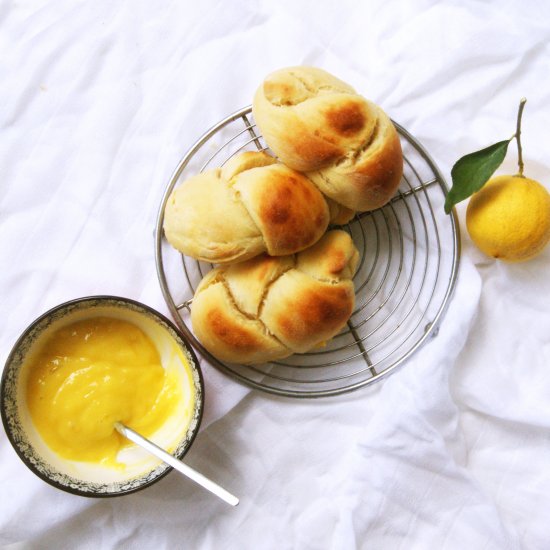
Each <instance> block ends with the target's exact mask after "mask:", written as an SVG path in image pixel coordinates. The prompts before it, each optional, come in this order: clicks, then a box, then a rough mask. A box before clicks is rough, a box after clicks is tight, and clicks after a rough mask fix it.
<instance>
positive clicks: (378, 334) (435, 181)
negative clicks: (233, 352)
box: [155, 107, 460, 397]
mask: <svg viewBox="0 0 550 550" xmlns="http://www.w3.org/2000/svg"><path fill="white" fill-rule="evenodd" d="M394 124H395V126H396V128H397V130H398V132H399V135H400V138H401V144H402V147H403V154H404V171H403V178H402V181H401V184H400V187H399V190H398V192H397V193H396V195H395V196H394V197H393V199H392V200H391V201H390V202H389V203H388V204H387V205H385V206H384V207H382V208H380V209H378V210H374V211H371V212H366V213H362V214H358V215H356V216H355V218H354V219H353V220H351V221H350V222H349V223H348V224H346V225H345V226H343V227H342V228H343V229H344V230H346V231H348V233H349V234H350V235H351V237H352V238H353V240H354V242H355V245H356V246H357V248H358V250H359V252H360V255H361V259H360V262H359V267H358V269H357V273H356V275H355V277H354V285H355V292H356V304H355V310H354V312H353V314H352V316H351V318H350V320H349V322H348V324H347V327H346V329H344V330H343V331H342V332H341V333H340V334H338V335H337V336H335V337H334V338H333V339H332V340H331V341H330V342H328V343H327V344H326V346H324V347H320V348H317V349H315V350H313V351H310V352H309V353H305V354H295V355H292V356H291V357H289V358H288V359H285V360H284V361H277V362H271V363H266V364H263V365H254V366H251V365H242V364H229V363H224V362H221V361H219V360H218V359H216V358H215V357H214V356H212V355H211V354H210V353H209V352H208V351H207V350H206V349H205V348H204V347H203V346H202V345H201V344H200V342H199V341H198V340H197V339H196V338H195V336H194V335H193V333H192V331H191V328H190V319H189V313H190V310H191V304H192V300H193V295H194V292H195V289H196V288H197V286H198V284H199V282H200V280H201V279H202V277H203V276H204V275H205V274H206V273H207V272H208V271H209V270H210V269H211V268H212V265H211V264H207V263H203V262H198V261H196V260H194V259H192V258H189V257H187V256H184V255H182V254H180V253H179V252H178V251H176V250H175V249H173V248H172V247H171V246H170V245H169V244H168V243H167V242H166V240H165V238H164V236H163V229H162V227H163V222H164V208H165V205H166V202H167V200H168V197H169V195H170V193H171V192H172V190H173V189H174V187H175V186H176V185H178V184H180V183H181V182H183V181H184V179H185V178H186V177H189V176H191V175H193V174H196V173H198V172H202V171H203V170H206V169H209V168H214V167H219V166H223V164H224V163H225V162H227V161H228V160H229V159H230V158H231V157H232V156H233V155H235V154H237V153H239V152H242V151H246V150H262V151H264V150H267V146H266V144H265V143H264V141H263V138H262V136H261V134H260V133H259V131H258V130H257V129H256V125H255V124H254V121H253V119H252V114H251V108H250V107H245V108H243V109H241V110H240V111H237V112H236V113H234V114H232V115H230V116H228V117H227V118H226V119H224V120H222V121H221V122H219V123H218V124H216V125H215V126H214V127H212V128H211V129H210V130H208V131H207V132H206V133H205V134H204V135H203V136H202V137H201V138H200V139H199V140H198V141H197V142H196V143H195V145H193V147H191V149H190V150H189V151H188V152H187V154H186V155H185V156H184V157H183V159H182V160H181V161H180V163H179V164H178V166H177V167H176V169H175V171H174V173H173V174H172V176H171V178H170V181H169V183H168V186H167V188H166V190H165V193H164V196H163V199H162V202H161V205H160V209H159V213H158V218H157V225H156V231H155V246H156V248H155V252H156V262H157V273H158V277H159V281H160V285H161V288H162V292H163V295H164V298H165V300H166V303H167V305H168V307H169V309H170V312H171V313H172V316H173V317H174V319H175V320H176V323H177V324H178V325H179V327H180V328H181V330H182V331H183V332H184V334H185V335H186V336H187V337H188V338H189V339H190V340H191V342H192V343H193V345H194V346H195V347H196V348H197V349H198V350H199V351H200V352H201V353H202V354H203V355H204V356H205V357H206V358H207V359H208V360H209V361H210V363H211V364H212V365H214V366H215V367H216V368H218V369H219V370H221V371H222V372H224V373H226V374H228V375H230V376H231V377H232V378H234V379H236V380H238V381H240V382H242V383H244V384H246V385H249V386H251V387H253V388H256V389H260V390H263V391H266V392H269V393H273V394H278V395H285V396H290V397H321V396H328V395H336V394H340V393H344V392H348V391H352V390H355V389H358V388H361V387H363V386H366V385H368V384H372V383H373V382H375V381H377V380H380V379H381V378H382V377H383V376H385V375H387V374H388V373H390V372H392V371H393V370H395V369H396V368H397V367H398V366H400V365H402V364H403V363H404V362H405V361H406V360H407V359H409V358H410V357H411V355H412V354H413V353H414V352H415V351H416V350H417V349H418V348H419V347H420V346H421V345H422V344H423V343H425V342H426V341H427V339H428V338H429V337H434V336H436V335H437V333H438V330H439V324H440V323H441V321H442V319H443V316H444V313H445V310H446V308H447V306H448V303H449V299H450V297H451V294H452V291H453V289H454V286H455V283H456V277H457V271H458V263H459V257H460V236H459V231H458V221H457V218H456V215H455V213H454V212H453V214H452V215H451V216H447V215H446V214H445V213H444V209H443V203H444V200H445V196H446V193H447V187H446V184H445V181H444V178H443V177H442V175H441V173H440V172H439V170H438V168H437V167H436V165H435V164H434V162H433V161H432V159H431V158H430V156H429V155H428V153H427V152H426V151H425V150H424V148H423V147H422V146H421V145H420V144H419V143H418V142H417V141H416V140H415V139H414V138H413V136H411V135H410V134H409V133H408V132H407V131H406V130H405V129H404V128H402V127H401V126H399V125H398V124H396V123H394Z"/></svg>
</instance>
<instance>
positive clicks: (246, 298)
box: [191, 230, 359, 364]
mask: <svg viewBox="0 0 550 550" xmlns="http://www.w3.org/2000/svg"><path fill="white" fill-rule="evenodd" d="M358 258H359V253H358V251H357V249H356V248H355V245H354V244H353V241H352V240H351V238H350V236H349V235H348V234H347V233H345V232H344V231H340V230H334V231H329V232H328V233H326V234H325V235H324V236H323V237H322V239H321V240H320V241H318V242H317V243H316V244H315V245H313V246H312V247H310V248H308V249H307V250H304V251H302V252H299V253H298V254H296V255H292V256H283V257H279V258H274V257H270V256H267V255H262V256H258V257H256V258H253V259H251V260H248V261H246V262H241V263H238V264H233V265H230V266H223V267H219V268H217V269H214V270H212V271H210V272H209V273H208V274H207V275H206V276H205V277H204V279H203V280H202V281H201V283H200V285H199V287H198V288H197V291H196V292H195V296H194V298H193V303H192V307H191V322H192V325H193V331H194V332H195V335H196V336H197V338H198V339H199V341H200V342H201V343H202V345H203V346H204V347H205V348H206V349H207V350H208V351H209V352H210V353H212V355H214V356H215V357H217V358H218V359H220V360H222V361H228V362H231V363H243V364H254V363H263V362H266V361H272V360H275V359H281V358H283V357H288V356H289V355H291V354H293V353H296V352H300V353H302V352H306V351H308V350H310V349H312V348H313V347H315V346H316V345H318V344H320V343H322V342H325V341H326V340H329V339H330V338H332V337H333V336H335V335H336V334H337V333H338V332H340V330H342V328H343V327H344V326H345V324H346V322H347V321H348V319H349V317H350V316H351V314H352V311H353V308H354V304H355V294H354V289H353V282H352V277H353V275H354V273H355V270H356V268H357V262H358Z"/></svg>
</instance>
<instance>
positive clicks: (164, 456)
mask: <svg viewBox="0 0 550 550" xmlns="http://www.w3.org/2000/svg"><path fill="white" fill-rule="evenodd" d="M115 429H116V430H117V432H118V433H120V434H121V435H123V436H124V437H125V438H126V439H129V440H130V441H133V442H134V443H135V444H136V445H139V446H140V447H142V448H143V449H145V450H146V451H148V452H150V453H151V454H153V455H155V456H156V457H157V458H160V459H161V460H162V461H164V462H166V463H167V464H168V465H170V466H172V468H174V469H175V470H178V472H180V473H182V474H183V475H185V476H187V477H188V478H190V479H192V480H193V481H195V482H196V483H198V484H199V485H202V486H203V487H204V488H205V489H208V490H209V491H210V492H211V493H214V494H215V495H216V496H218V497H220V498H221V499H222V500H225V502H227V503H228V504H231V506H237V504H239V499H238V498H237V497H236V496H235V495H232V494H231V493H230V492H229V491H226V490H225V489H224V488H223V487H220V486H219V485H218V484H217V483H214V482H213V481H212V480H211V479H208V478H207V477H205V476H203V475H202V474H201V473H199V472H197V471H196V470H193V468H191V467H190V466H187V464H184V463H183V462H182V461H181V460H178V459H177V458H176V457H175V456H172V455H171V454H170V453H167V452H166V451H165V450H164V449H161V448H160V447H159V446H158V445H155V444H154V443H153V442H152V441H149V440H148V439H146V438H145V437H143V436H142V435H140V434H138V433H137V432H135V431H134V430H132V428H128V426H125V425H124V424H121V423H120V422H115Z"/></svg>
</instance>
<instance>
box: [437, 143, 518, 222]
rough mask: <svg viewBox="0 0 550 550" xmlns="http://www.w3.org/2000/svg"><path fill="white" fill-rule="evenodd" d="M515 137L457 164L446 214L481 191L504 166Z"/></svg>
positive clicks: (453, 172) (471, 155)
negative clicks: (503, 163)
mask: <svg viewBox="0 0 550 550" xmlns="http://www.w3.org/2000/svg"><path fill="white" fill-rule="evenodd" d="M512 139H514V138H513V137H512V138H510V139H507V140H504V141H499V142H498V143H495V144H494V145H490V146H489V147H486V148H485V149H481V150H480V151H476V152H475V153H470V154H469V155H465V156H463V157H462V158H460V159H458V160H457V161H456V162H455V165H454V166H453V168H452V170H451V178H452V180H453V185H452V187H451V189H450V191H449V193H448V194H447V198H446V199H445V212H446V213H447V214H449V213H450V212H451V210H452V208H453V206H454V205H455V204H458V203H459V202H461V201H463V200H464V199H467V198H468V197H469V196H470V195H473V194H474V193H475V192H476V191H479V190H480V189H481V188H482V187H483V186H484V185H485V183H487V181H488V180H489V178H490V177H491V176H492V175H493V173H494V172H495V170H496V169H497V168H498V167H499V166H500V165H501V164H502V161H503V160H504V157H505V156H506V151H507V150H508V145H509V143H510V142H511V141H512Z"/></svg>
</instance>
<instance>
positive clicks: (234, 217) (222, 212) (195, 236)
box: [164, 152, 345, 264]
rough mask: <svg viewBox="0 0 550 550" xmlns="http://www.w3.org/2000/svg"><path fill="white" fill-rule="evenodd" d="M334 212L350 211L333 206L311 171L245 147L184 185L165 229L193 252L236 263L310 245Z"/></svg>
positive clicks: (175, 196) (168, 211) (173, 196)
mask: <svg viewBox="0 0 550 550" xmlns="http://www.w3.org/2000/svg"><path fill="white" fill-rule="evenodd" d="M331 212H332V215H333V218H338V216H341V215H342V212H345V209H342V208H341V207H339V206H338V205H332V206H331V207H330V208H329V205H328V204H327V201H326V199H325V198H324V197H323V195H322V194H321V193H320V192H319V190H318V189H317V188H316V187H315V185H314V184H313V183H312V182H311V181H310V180H308V179H307V178H306V177H305V176H304V175H303V174H300V173H299V172H296V171H295V170H292V169H291V168H288V167H286V166H284V165H282V164H280V163H277V161H276V159H274V158H273V157H271V156H270V155H267V154H266V153H258V152H245V153H241V154H239V155H236V156H235V157H233V158H231V159H230V160H229V161H228V162H227V163H226V164H225V166H224V167H223V168H216V169H213V170H208V171H206V172H203V173H202V174H199V175H196V176H193V177H191V178H189V179H188V180H186V181H185V182H184V183H183V184H182V185H180V186H179V187H177V188H176V189H175V190H174V191H173V192H172V194H171V195H170V197H169V198H168V202H167V204H166V208H165V212H164V233H165V235H166V238H167V240H168V242H169V243H170V244H171V245H172V246H173V247H174V248H176V249H177V250H179V251H180V252H183V253H184V254H187V255H188V256H191V257H193V258H196V259H198V260H203V261H207V262H214V263H220V264H221V263H232V262H236V261H243V260H246V259H249V258H252V257H254V256H257V255H258V254H261V253H262V252H267V253H268V254H270V255H271V256H283V255H288V254H294V253H295V252H298V251H299V250H303V249H304V248H307V247H308V246H310V245H312V244H314V243H315V242H317V241H318V240H319V239H320V238H321V236H322V235H323V233H324V232H325V230H326V229H327V226H328V223H329V219H330V215H331Z"/></svg>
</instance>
